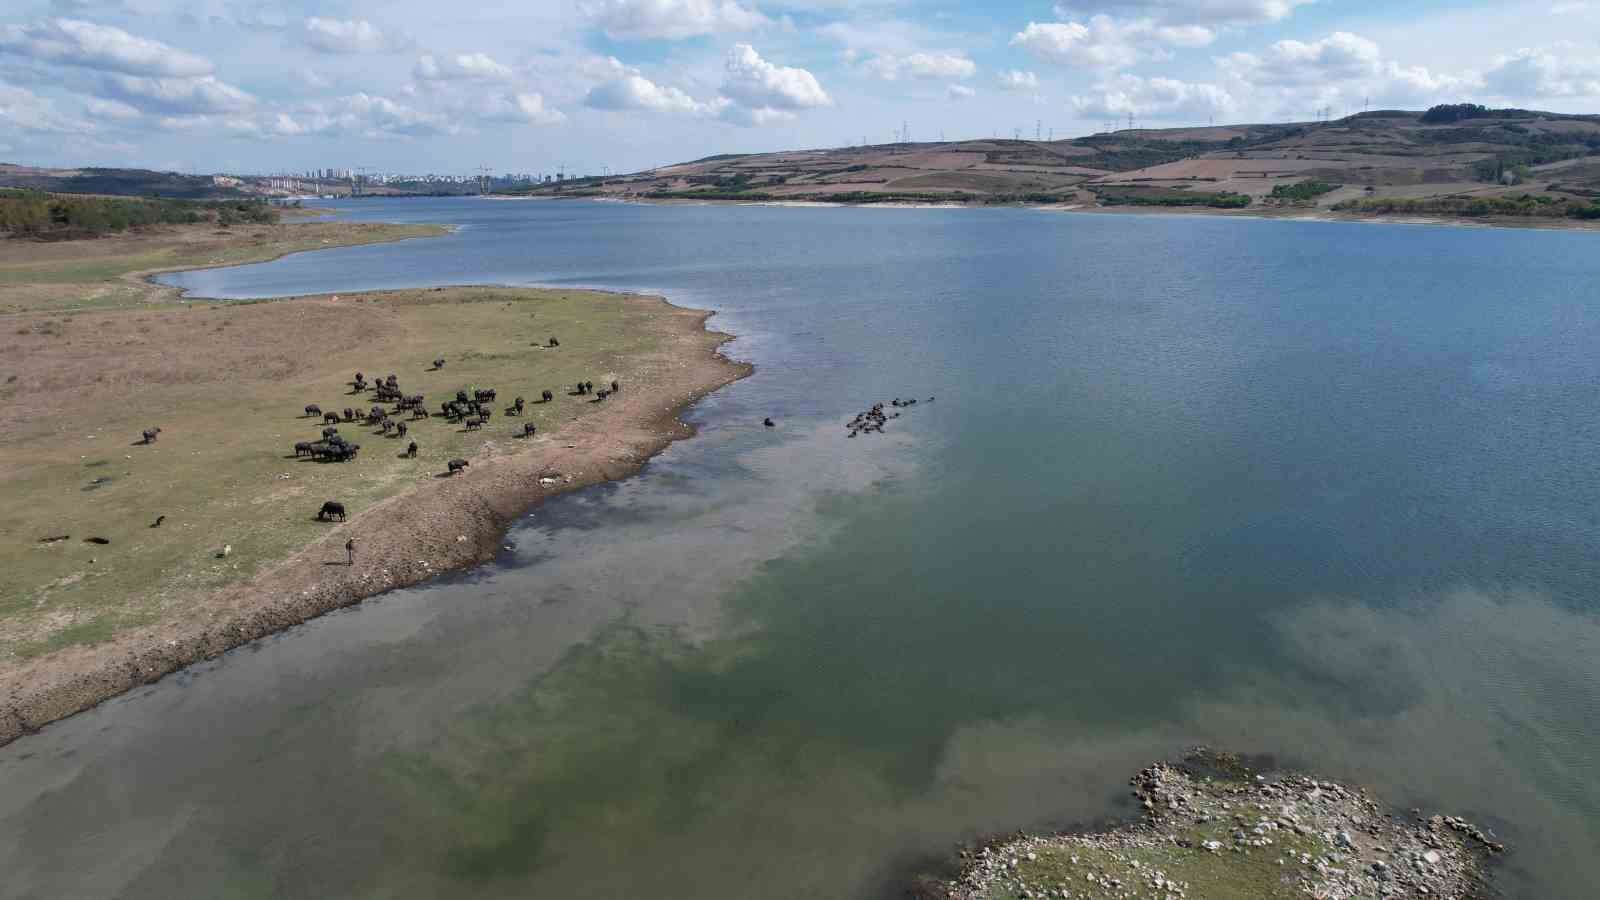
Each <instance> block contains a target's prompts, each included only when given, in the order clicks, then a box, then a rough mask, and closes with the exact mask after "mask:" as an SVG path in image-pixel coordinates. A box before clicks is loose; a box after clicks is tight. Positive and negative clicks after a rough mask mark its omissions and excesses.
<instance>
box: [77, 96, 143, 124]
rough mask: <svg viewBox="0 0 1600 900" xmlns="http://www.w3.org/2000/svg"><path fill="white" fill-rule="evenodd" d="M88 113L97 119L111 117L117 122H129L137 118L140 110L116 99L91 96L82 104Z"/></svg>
mask: <svg viewBox="0 0 1600 900" xmlns="http://www.w3.org/2000/svg"><path fill="white" fill-rule="evenodd" d="M83 108H84V110H85V111H86V112H88V113H89V115H91V116H94V117H95V118H97V119H112V120H114V121H117V122H130V121H132V120H134V119H137V118H139V116H140V112H139V110H137V109H135V108H134V107H132V106H129V105H128V104H126V103H122V102H119V101H117V100H105V99H102V98H100V97H91V98H89V101H88V102H87V103H85V104H84V105H83Z"/></svg>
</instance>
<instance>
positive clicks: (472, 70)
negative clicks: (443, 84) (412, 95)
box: [412, 53, 513, 81]
mask: <svg viewBox="0 0 1600 900" xmlns="http://www.w3.org/2000/svg"><path fill="white" fill-rule="evenodd" d="M412 74H413V75H415V76H416V77H417V78H418V79H421V80H423V81H510V80H511V79H512V77H513V73H512V71H511V68H510V67H509V66H506V65H502V64H501V63H498V62H495V60H494V59H493V58H492V57H490V56H489V55H488V54H485V53H457V54H453V55H451V54H446V55H444V56H434V55H433V54H431V53H426V54H423V55H422V56H421V57H419V58H418V59H417V65H416V67H415V68H413V69H412Z"/></svg>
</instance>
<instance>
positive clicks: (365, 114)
mask: <svg viewBox="0 0 1600 900" xmlns="http://www.w3.org/2000/svg"><path fill="white" fill-rule="evenodd" d="M272 130H273V131H274V132H275V133H277V134H332V135H341V136H347V137H364V138H395V137H399V138H411V137H426V136H430V135H438V134H455V133H456V132H458V131H459V130H460V128H459V127H458V126H456V125H455V124H454V123H453V122H451V121H450V120H449V119H448V118H447V117H446V116H443V115H440V114H438V113H432V112H428V111H425V110H421V109H418V108H416V107H413V106H408V105H406V104H404V103H397V102H395V101H394V100H390V99H389V98H387V97H384V96H381V95H376V94H368V93H366V92H364V91H363V92H358V93H355V94H349V95H346V96H343V97H338V98H335V99H333V100H330V101H322V102H316V103H308V104H306V105H304V106H303V107H301V108H299V109H296V110H293V111H291V112H287V113H280V114H278V115H277V116H275V117H274V120H273V124H272Z"/></svg>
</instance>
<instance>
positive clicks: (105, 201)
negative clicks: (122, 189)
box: [0, 189, 278, 238]
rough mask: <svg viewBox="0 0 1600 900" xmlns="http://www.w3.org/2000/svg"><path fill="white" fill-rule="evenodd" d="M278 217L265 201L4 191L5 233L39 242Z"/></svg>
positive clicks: (0, 227) (0, 195)
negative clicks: (130, 230)
mask: <svg viewBox="0 0 1600 900" xmlns="http://www.w3.org/2000/svg"><path fill="white" fill-rule="evenodd" d="M276 221H278V212H277V210H275V209H273V208H272V207H271V206H269V205H267V203H266V202H265V201H262V200H209V201H208V200H174V199H169V198H160V197H150V198H143V197H94V196H77V195H70V194H47V193H45V192H43V191H30V190H8V189H0V233H4V234H11V235H18V236H25V237H39V238H71V237H93V236H96V235H102V234H112V233H116V232H121V231H127V230H129V229H137V228H148V227H151V226H154V225H193V224H198V223H201V222H214V223H216V224H217V225H219V226H221V227H224V228H225V227H228V226H230V225H234V224H243V223H251V224H270V223H273V222H276Z"/></svg>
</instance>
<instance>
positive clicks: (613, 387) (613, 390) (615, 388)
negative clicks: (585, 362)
mask: <svg viewBox="0 0 1600 900" xmlns="http://www.w3.org/2000/svg"><path fill="white" fill-rule="evenodd" d="M620 390H622V385H620V384H617V383H616V382H615V381H613V382H611V393H613V394H615V393H616V392H618V391H620Z"/></svg>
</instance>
